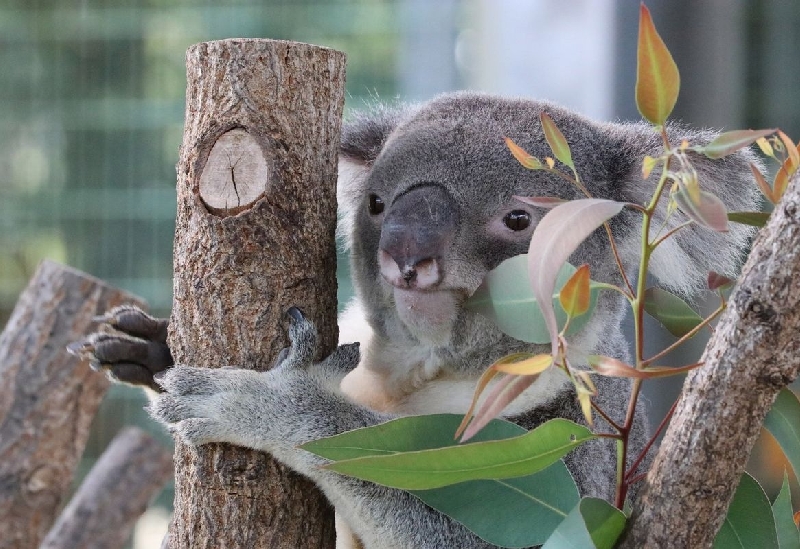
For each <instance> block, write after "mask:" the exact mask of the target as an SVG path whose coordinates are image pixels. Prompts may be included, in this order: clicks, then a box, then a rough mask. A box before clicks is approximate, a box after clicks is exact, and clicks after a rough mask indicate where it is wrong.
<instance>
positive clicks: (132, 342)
mask: <svg viewBox="0 0 800 549" xmlns="http://www.w3.org/2000/svg"><path fill="white" fill-rule="evenodd" d="M95 320H96V321H98V322H101V323H102V324H101V325H100V328H99V330H98V331H97V332H95V333H93V334H90V335H89V336H87V337H86V339H84V340H82V341H76V342H74V343H71V344H69V345H68V346H67V351H68V352H70V353H72V354H74V355H76V356H78V357H80V358H81V359H84V360H88V361H89V364H90V366H91V367H92V368H93V369H95V370H98V371H104V372H106V373H107V374H108V376H109V377H110V378H111V379H113V380H114V381H119V382H123V383H129V384H132V385H139V386H145V387H149V388H151V389H153V390H156V391H159V390H160V388H159V387H158V385H157V384H156V382H155V380H154V379H153V376H154V375H155V374H157V373H159V372H162V371H164V370H166V369H167V368H169V367H170V366H172V364H173V362H174V361H173V359H172V354H171V353H170V350H169V347H168V346H167V343H166V341H167V324H168V321H167V320H166V319H158V318H153V317H151V316H149V315H147V314H146V313H144V312H143V311H142V310H141V309H139V308H138V307H132V306H127V305H123V306H121V307H116V308H114V309H112V310H110V311H108V312H107V313H106V314H105V315H102V316H100V317H97V318H96V319H95Z"/></svg>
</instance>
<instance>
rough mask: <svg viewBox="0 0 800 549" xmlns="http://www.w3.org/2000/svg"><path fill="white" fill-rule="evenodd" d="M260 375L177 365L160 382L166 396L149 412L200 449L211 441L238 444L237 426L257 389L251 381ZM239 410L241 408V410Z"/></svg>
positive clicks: (160, 375)
mask: <svg viewBox="0 0 800 549" xmlns="http://www.w3.org/2000/svg"><path fill="white" fill-rule="evenodd" d="M253 374H257V372H251V371H249V370H238V369H233V368H219V369H212V368H193V367H189V366H175V367H173V368H170V369H169V370H167V371H166V372H164V373H163V374H159V375H158V376H156V380H157V382H158V383H159V385H160V386H161V388H162V389H163V391H164V392H163V393H162V394H160V395H158V396H157V397H155V398H154V399H153V400H152V402H151V403H150V405H149V406H148V408H147V410H148V412H149V413H150V415H151V416H152V417H153V418H154V419H155V420H157V421H159V422H161V423H163V424H164V425H165V426H166V427H167V429H168V430H169V431H170V432H171V433H172V434H173V435H177V436H179V437H180V438H182V439H183V440H184V441H186V442H188V443H189V444H192V445H195V446H198V445H201V444H206V443H209V442H238V441H237V440H235V433H236V430H237V424H239V425H238V426H239V427H240V428H243V427H244V425H243V424H241V421H240V419H241V416H242V415H247V413H248V412H247V411H244V413H241V412H240V411H239V410H240V409H241V408H243V407H245V406H246V405H247V402H246V401H247V396H248V395H249V394H250V393H251V391H252V390H253V389H254V388H255V381H254V380H250V381H249V382H248V378H250V377H253ZM237 407H238V408H237Z"/></svg>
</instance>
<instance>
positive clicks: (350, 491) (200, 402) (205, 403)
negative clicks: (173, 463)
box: [149, 311, 491, 549]
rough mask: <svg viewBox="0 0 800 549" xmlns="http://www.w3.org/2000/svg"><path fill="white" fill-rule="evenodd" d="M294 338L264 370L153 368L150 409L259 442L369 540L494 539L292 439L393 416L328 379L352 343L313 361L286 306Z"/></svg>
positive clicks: (209, 435)
mask: <svg viewBox="0 0 800 549" xmlns="http://www.w3.org/2000/svg"><path fill="white" fill-rule="evenodd" d="M291 316H292V326H291V328H290V332H289V334H290V337H291V340H292V346H291V348H290V349H289V351H288V352H287V353H285V356H283V359H282V360H281V361H280V363H279V364H278V365H277V366H276V367H275V368H274V369H273V370H270V371H268V372H254V371H251V370H240V369H233V368H219V369H210V368H191V367H187V366H176V367H174V368H171V369H170V370H168V371H167V372H166V373H164V374H162V375H161V376H159V377H158V381H159V383H161V385H162V387H163V389H164V391H165V392H164V393H162V394H160V395H158V396H157V397H155V399H154V401H153V402H152V403H151V405H150V408H149V410H150V413H151V415H152V416H153V417H154V418H155V419H157V420H158V421H160V422H162V423H164V424H166V426H167V428H168V429H169V430H170V431H171V432H173V433H174V434H175V435H177V436H179V437H181V438H182V439H184V440H185V441H187V442H189V443H190V444H193V445H200V444H205V443H208V442H228V443H232V444H237V445H240V446H246V447H249V448H253V449H256V450H264V451H266V452H268V453H270V454H272V455H273V456H274V457H275V458H277V459H278V460H280V461H281V462H283V463H284V464H286V465H288V466H289V467H291V468H292V469H294V470H295V471H297V472H299V473H301V474H303V475H305V476H307V477H309V478H311V479H312V480H313V481H314V482H315V483H316V484H317V485H318V486H319V487H320V488H321V489H322V490H323V492H324V493H325V495H326V496H327V497H328V499H329V500H330V501H331V503H333V505H334V506H335V507H336V510H337V513H341V515H342V516H343V517H344V518H345V520H346V521H347V523H348V524H349V525H350V526H351V527H352V528H353V530H354V531H355V533H356V534H357V535H358V537H359V538H360V539H361V540H362V541H363V542H364V547H366V548H368V549H389V548H391V549H395V548H396V549H438V548H442V547H459V548H463V549H478V548H480V549H483V548H488V547H491V546H490V545H489V544H487V543H486V542H484V541H483V540H480V539H479V538H477V537H476V536H474V535H473V534H471V533H470V532H469V531H467V530H466V529H465V528H464V527H463V526H461V525H460V524H458V523H456V522H455V521H453V520H451V519H450V518H448V517H446V516H444V515H442V514H440V513H438V512H436V511H434V510H432V509H430V508H429V507H427V506H426V505H425V504H424V503H422V502H421V501H420V500H418V499H417V498H415V497H414V496H412V495H410V494H408V493H406V492H403V491H401V490H395V489H391V488H386V487H384V486H379V485H376V484H371V483H369V482H364V481H361V480H358V479H353V478H349V477H345V476H341V475H339V474H337V473H334V472H332V471H328V470H326V469H323V468H321V466H322V465H324V464H325V463H326V460H324V459H322V458H319V457H317V456H314V455H313V454H310V453H308V452H306V451H304V450H300V449H299V448H298V446H299V445H300V444H303V443H305V442H308V441H310V440H314V439H318V438H322V437H327V436H332V435H336V434H339V433H343V432H345V431H350V430H353V429H357V428H360V427H367V426H370V425H376V424H378V423H383V422H385V421H387V420H389V419H391V417H390V416H387V415H385V414H380V413H377V412H374V411H372V410H369V409H367V408H365V407H363V406H360V405H357V404H354V403H352V402H350V401H348V400H347V399H346V398H345V397H343V396H342V395H341V394H340V393H339V392H338V391H336V390H334V389H332V388H331V383H330V380H331V379H338V378H340V377H341V376H342V375H343V374H344V373H347V371H349V370H350V369H352V368H354V367H355V366H356V364H357V363H358V347H357V345H343V346H340V347H339V348H338V349H337V350H336V351H335V352H334V353H333V354H332V355H331V356H330V357H328V358H327V359H326V360H324V361H323V362H322V363H320V364H311V359H312V357H313V356H314V350H315V346H316V331H315V330H314V327H313V325H312V324H311V323H310V322H308V321H307V320H306V319H305V318H303V317H302V315H300V314H299V311H292V312H291Z"/></svg>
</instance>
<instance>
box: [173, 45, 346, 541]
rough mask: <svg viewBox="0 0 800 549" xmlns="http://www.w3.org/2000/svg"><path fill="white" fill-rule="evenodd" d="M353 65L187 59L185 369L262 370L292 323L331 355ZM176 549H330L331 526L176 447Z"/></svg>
mask: <svg viewBox="0 0 800 549" xmlns="http://www.w3.org/2000/svg"><path fill="white" fill-rule="evenodd" d="M344 63H345V60H344V55H343V54H342V53H340V52H337V51H334V50H329V49H325V48H319V47H315V46H309V45H305V44H297V43H292V42H280V41H271V40H224V41H220V42H209V43H203V44H197V45H195V46H193V47H191V48H190V49H189V51H188V53H187V81H188V88H187V93H186V126H185V130H184V140H183V146H182V148H181V158H180V163H179V167H178V185H177V187H178V216H177V224H176V225H177V226H176V233H175V255H174V266H175V277H174V304H173V312H172V318H171V321H170V330H171V333H170V338H169V343H170V347H171V349H172V352H173V356H174V357H175V360H176V363H183V364H191V365H196V366H207V367H220V366H229V365H236V366H241V367H245V368H252V369H256V370H265V369H268V368H269V367H270V365H271V364H272V363H273V362H274V360H275V358H276V357H277V355H278V353H279V352H280V350H281V349H282V348H283V347H285V346H287V345H288V340H287V337H286V330H285V329H286V326H287V321H286V318H285V312H286V310H287V309H288V308H289V307H290V306H292V305H296V306H298V307H300V308H301V309H302V310H303V312H304V313H305V314H306V316H308V317H309V318H310V319H311V320H313V321H314V322H315V324H316V325H317V327H318V329H319V335H320V339H319V341H320V349H319V351H320V357H319V358H322V356H323V355H326V354H328V353H330V352H331V351H332V350H333V349H334V348H335V346H336V339H337V326H336V251H335V243H334V231H335V225H336V196H335V195H336V193H335V183H336V165H337V150H338V145H339V129H340V123H341V122H340V119H341V113H342V105H343V100H344ZM175 467H176V482H175V484H176V493H175V518H174V521H173V524H172V527H171V529H170V547H172V548H173V549H174V548H177V547H187V548H188V547H191V548H192V549H200V548H206V547H207V548H212V547H214V548H216V547H226V548H235V547H242V548H248V549H250V548H265V549H266V548H283V547H285V548H296V547H332V546H333V544H334V532H333V514H332V511H331V508H330V506H329V505H328V504H327V502H326V501H325V499H324V498H323V496H322V495H321V493H320V492H319V491H318V490H317V488H316V487H315V486H314V485H313V484H312V483H311V482H310V481H308V480H306V479H304V478H301V477H300V476H299V475H297V474H295V473H293V472H292V471H290V470H288V469H286V468H284V467H283V466H282V465H280V464H279V463H277V462H276V461H274V460H272V459H271V458H270V457H269V456H267V455H265V454H263V453H259V452H254V451H250V450H247V449H244V448H239V447H234V446H231V445H224V444H214V445H207V446H203V447H201V448H199V449H197V451H195V450H192V449H189V448H187V447H186V446H184V445H183V444H181V443H180V442H179V441H178V442H177V443H176V449H175Z"/></svg>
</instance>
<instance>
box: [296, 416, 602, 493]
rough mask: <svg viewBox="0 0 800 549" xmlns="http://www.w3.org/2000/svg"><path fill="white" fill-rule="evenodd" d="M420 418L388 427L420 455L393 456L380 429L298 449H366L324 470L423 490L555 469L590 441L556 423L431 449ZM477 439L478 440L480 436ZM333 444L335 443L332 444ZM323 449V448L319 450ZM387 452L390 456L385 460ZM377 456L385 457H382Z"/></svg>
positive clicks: (576, 428)
mask: <svg viewBox="0 0 800 549" xmlns="http://www.w3.org/2000/svg"><path fill="white" fill-rule="evenodd" d="M419 417H421V416H417V417H414V416H412V417H405V418H400V419H396V420H393V421H392V422H390V423H395V422H397V423H399V424H400V425H401V426H402V427H403V428H402V430H401V431H402V432H401V433H400V435H403V436H404V437H405V438H406V440H408V438H409V437H411V438H414V439H415V440H416V442H417V444H416V446H417V447H422V448H423V449H420V450H416V451H405V452H400V453H398V452H397V450H395V449H396V448H398V446H399V445H398V444H397V443H395V442H394V441H392V440H391V437H387V436H386V434H387V432H386V430H385V429H383V430H382V429H380V427H382V426H380V425H379V426H375V427H368V428H365V429H357V430H355V431H350V432H348V433H343V434H341V435H337V437H331V438H329V439H323V440H322V441H315V442H313V443H309V444H305V445H303V448H304V449H306V450H309V451H312V452H313V453H316V454H318V455H322V456H323V457H329V456H330V455H331V453H330V452H329V450H330V449H331V445H333V446H335V447H336V450H335V451H334V453H336V452H344V453H349V454H350V455H352V454H353V453H357V452H359V451H363V450H362V449H366V452H368V454H367V455H365V456H364V457H356V458H352V459H346V460H344V461H336V462H333V463H330V464H329V465H326V466H325V468H326V469H330V470H332V471H336V472H339V473H342V474H345V475H348V476H352V477H356V478H360V479H362V480H368V481H370V482H375V483H377V484H382V485H384V486H389V487H392V488H400V489H402V490H428V489H431V488H439V487H441V486H447V485H449V484H455V483H458V482H464V481H468V480H478V479H503V478H513V477H520V476H525V475H530V474H533V473H535V472H537V471H541V470H542V469H544V468H546V467H548V466H549V465H551V464H553V463H555V462H556V461H558V460H559V459H561V457H563V456H564V455H566V454H567V453H568V452H569V451H571V450H572V449H573V448H575V447H576V446H578V445H580V444H582V443H584V442H586V441H587V440H591V439H593V438H595V436H594V435H593V434H592V433H591V431H590V430H589V429H587V428H586V427H584V426H582V425H578V424H577V423H574V422H572V421H568V420H566V419H560V418H558V419H551V420H550V421H547V422H545V423H543V424H542V425H540V426H539V427H537V428H536V429H534V430H532V431H530V432H528V433H525V434H523V435H521V436H517V437H513V438H507V439H503V440H492V441H484V442H471V443H469V444H462V445H458V446H448V447H436V446H440V444H436V443H430V442H428V443H426V442H425V441H424V440H420V439H419V436H418V435H417V433H416V432H414V431H416V423H417V421H416V420H418V419H419ZM456 417H457V416H456ZM458 419H460V418H458ZM453 421H454V423H453V425H452V430H449V434H450V435H449V436H450V437H452V433H454V432H455V429H456V427H457V425H458V422H457V421H455V420H453ZM393 430H394V431H397V430H398V429H393ZM409 432H414V433H411V434H409ZM479 434H481V435H483V433H482V432H481V433H479ZM484 436H485V435H484ZM332 439H338V440H337V441H335V442H331V440H332ZM325 441H327V442H325ZM451 443H452V441H451ZM323 444H324V445H327V447H328V448H326V449H324V450H320V446H321V445H323ZM401 446H405V444H403V445H401ZM432 446H433V447H432ZM387 451H388V452H391V451H393V453H391V454H389V455H385V452H387ZM377 452H384V455H379V454H378V453H377Z"/></svg>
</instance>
